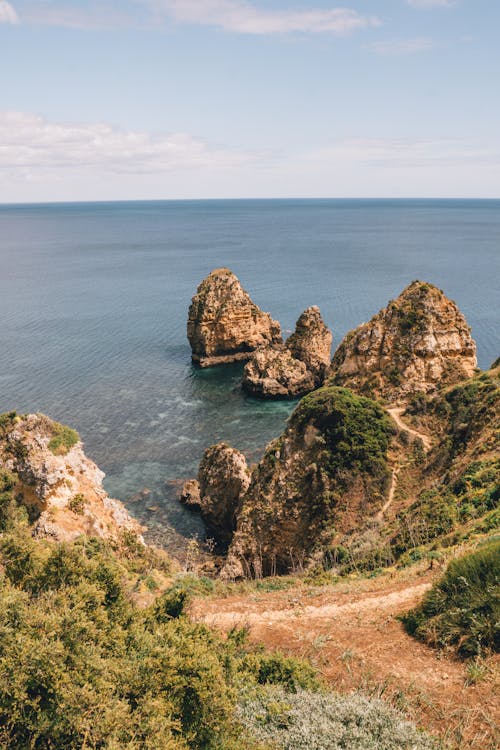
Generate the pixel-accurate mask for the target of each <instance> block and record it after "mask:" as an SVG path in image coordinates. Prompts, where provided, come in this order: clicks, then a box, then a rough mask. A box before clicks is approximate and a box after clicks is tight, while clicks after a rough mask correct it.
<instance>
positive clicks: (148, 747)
mask: <svg viewBox="0 0 500 750" xmlns="http://www.w3.org/2000/svg"><path fill="white" fill-rule="evenodd" d="M15 479H16V478H15V477H13V476H12V475H9V474H8V473H6V472H2V474H1V476H0V522H1V529H2V534H1V536H0V747H1V748H5V749H6V750H7V748H14V747H15V748H18V749H19V750H28V749H30V750H31V749H32V748H40V749H41V748H53V750H63V748H64V750H81V749H82V748H103V749H104V748H107V749H109V750H115V749H116V750H118V749H119V750H123V749H126V750H153V749H154V750H253V749H255V750H268V749H269V750H271V748H274V749H275V748H283V749H284V750H285V749H287V748H291V747H297V748H298V747H303V748H311V749H312V748H317V747H320V746H321V747H328V748H330V747H331V748H332V750H334V749H335V750H336V748H341V747H345V746H346V745H345V744H344V743H345V741H349V742H351V739H352V742H351V744H349V745H348V746H349V747H352V748H357V747H360V748H361V747H362V746H363V747H372V746H373V747H377V748H379V749H380V750H384V749H385V750H392V749H393V748H396V747H398V748H407V749H408V750H410V748H413V749H414V748H418V750H420V748H422V750H423V749H424V748H430V747H431V746H432V745H431V743H430V740H429V739H428V738H426V737H425V736H424V735H421V733H419V732H417V730H416V729H415V727H413V726H412V725H410V724H408V723H407V722H405V721H404V720H403V718H402V716H401V715H400V714H398V713H396V712H395V711H393V710H392V709H390V708H388V707H386V706H384V705H383V704H382V703H380V702H375V703H372V702H371V701H369V700H368V699H362V698H360V697H358V696H353V697H352V698H341V697H339V696H334V695H333V694H329V693H327V692H325V686H324V683H323V680H322V679H320V678H319V676H318V674H317V673H316V671H315V670H314V669H313V668H312V667H311V665H310V664H309V663H308V662H305V661H303V660H301V659H297V658H294V657H292V656H285V655H283V654H280V653H279V652H276V651H275V652H272V653H271V652H267V651H265V650H264V649H263V648H262V647H259V646H256V645H252V644H250V643H249V641H248V639H247V632H246V631H245V630H244V629H243V630H241V629H239V630H238V629H233V630H232V631H231V632H230V633H229V634H228V636H227V638H223V637H222V636H220V635H217V634H216V633H215V631H212V630H211V629H210V628H208V627H207V626H206V625H204V624H200V623H196V622H194V621H192V620H191V619H190V617H189V616H188V614H187V613H186V606H187V603H188V601H189V597H190V592H189V585H188V586H187V587H186V586H184V585H183V580H182V577H181V578H177V580H176V581H174V578H175V576H176V573H175V570H174V569H173V566H172V563H171V562H170V561H169V560H168V558H167V557H166V556H165V555H164V554H163V553H159V552H155V551H154V549H152V548H150V547H145V546H144V545H140V544H137V543H136V542H135V541H134V538H132V537H131V535H130V534H127V533H124V535H123V537H122V539H121V540H120V543H119V544H111V543H109V542H106V541H104V540H102V539H96V538H88V537H85V536H82V537H80V538H79V539H77V540H76V541H75V542H72V543H54V542H47V541H43V540H35V539H33V538H32V536H31V534H30V528H29V519H28V515H27V513H26V512H25V508H24V507H23V506H21V505H19V504H18V503H16V501H15V497H14V492H15ZM151 575H157V578H158V580H159V581H161V582H162V587H161V588H162V589H163V590H161V589H160V590H159V591H158V592H157V595H156V596H153V595H151V596H150V599H149V600H148V602H146V603H144V601H142V600H141V599H140V597H139V598H137V592H138V586H139V584H140V581H141V580H142V581H143V582H145V581H146V578H149V577H151ZM169 581H170V582H169ZM325 706H326V707H327V708H328V712H327V713H326V714H324V715H322V714H323V713H324V708H325ZM300 712H302V715H303V716H304V717H305V716H306V715H308V717H309V718H308V722H309V726H308V728H307V734H305V735H304V740H303V744H300V745H299V744H296V743H297V737H298V732H299V725H298V718H299V714H300ZM320 716H322V718H321V722H320V723H318V726H317V727H315V726H314V725H315V724H316V723H317V722H318V721H319V719H320ZM327 735H330V737H331V743H330V744H329V745H323V744H321V745H319V744H318V743H320V742H323V739H324V738H325V737H326V736H327ZM361 741H363V742H366V743H367V744H365V745H362V744H360V742H361ZM304 743H305V744H304ZM353 743H354V744H353ZM356 743H357V744H356Z"/></svg>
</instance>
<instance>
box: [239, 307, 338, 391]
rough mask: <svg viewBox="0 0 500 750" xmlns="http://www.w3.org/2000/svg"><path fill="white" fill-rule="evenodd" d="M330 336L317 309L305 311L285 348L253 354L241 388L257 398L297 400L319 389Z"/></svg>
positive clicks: (328, 353)
mask: <svg viewBox="0 0 500 750" xmlns="http://www.w3.org/2000/svg"><path fill="white" fill-rule="evenodd" d="M331 346H332V334H331V332H330V331H329V329H328V328H327V327H326V325H325V324H324V322H323V319H322V318H321V314H320V311H319V307H316V306H314V307H308V308H307V310H305V311H304V312H303V313H302V315H301V316H300V318H299V319H298V321H297V324H296V327H295V332H294V333H292V335H291V336H290V337H289V338H288V339H287V341H286V343H285V344H281V345H276V346H273V347H267V348H262V349H259V350H258V351H256V352H255V353H254V354H253V355H252V357H251V358H250V360H249V362H248V363H247V364H246V366H245V370H244V373H243V388H244V390H245V391H246V392H247V393H249V394H250V395H252V396H257V397H259V398H269V399H276V398H299V397H300V396H304V395H305V394H306V393H309V392H310V391H312V390H314V388H318V387H319V386H320V385H322V383H323V381H324V378H325V374H326V372H327V371H328V367H329V365H330V349H331Z"/></svg>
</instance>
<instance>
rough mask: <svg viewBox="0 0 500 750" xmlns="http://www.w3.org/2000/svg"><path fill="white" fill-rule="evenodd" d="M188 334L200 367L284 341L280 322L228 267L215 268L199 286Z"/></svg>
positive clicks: (221, 362) (240, 356) (246, 356)
mask: <svg viewBox="0 0 500 750" xmlns="http://www.w3.org/2000/svg"><path fill="white" fill-rule="evenodd" d="M187 335H188V339H189V343H190V344H191V350H192V359H193V362H194V363H195V364H197V365H199V366H200V367H210V366H212V365H218V364H224V363H229V362H235V361H238V360H246V359H248V358H249V357H250V356H251V354H252V352H253V351H255V350H256V349H258V348H259V347H262V346H267V345H270V344H276V343H280V342H281V330H280V325H279V323H278V322H276V321H275V320H273V319H272V318H271V316H270V315H269V313H265V312H262V310H261V309H260V308H259V307H258V306H257V305H256V304H255V303H254V302H252V300H251V299H250V296H249V295H248V293H247V292H246V291H245V290H244V289H243V288H242V286H241V284H240V282H239V280H238V278H237V277H236V276H235V275H234V273H232V271H230V270H229V269H227V268H218V269H216V270H214V271H212V272H211V273H210V274H209V275H208V276H207V277H206V279H204V280H203V281H202V282H201V284H200V286H199V287H198V290H197V293H196V294H195V296H194V297H193V300H192V302H191V306H190V308H189V317H188V325H187Z"/></svg>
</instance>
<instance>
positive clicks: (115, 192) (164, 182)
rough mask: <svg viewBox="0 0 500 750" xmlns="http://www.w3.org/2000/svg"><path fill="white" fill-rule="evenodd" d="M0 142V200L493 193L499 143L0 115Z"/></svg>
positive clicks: (497, 190) (499, 182) (499, 171)
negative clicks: (268, 135) (214, 137)
mask: <svg viewBox="0 0 500 750" xmlns="http://www.w3.org/2000/svg"><path fill="white" fill-rule="evenodd" d="M0 144H1V146H0V202H14V201H32V200H34V201H47V200H114V199H116V200H119V199H140V198H202V197H207V196H210V197H212V198H218V197H219V198H221V197H226V198H230V197H255V196H261V197H301V196H302V197H321V196H323V197H349V196H354V197H356V196H358V197H363V196H374V197H383V196H391V195H392V196H408V197H411V196H422V195H427V196H440V195H441V196H447V197H453V196H463V197H466V196H474V195H476V196H482V197H485V196H491V197H494V196H498V195H500V178H499V175H500V146H499V144H498V143H490V144H486V143H481V144H478V143H474V142H470V143H469V142H464V141H462V140H452V139H448V140H445V139H439V140H423V139H421V140H410V139H403V138H402V139H384V138H354V139H347V140H346V139H337V140H332V141H331V142H330V143H326V144H323V145H322V146H320V147H318V149H316V150H309V151H289V152H284V151H282V150H279V149H273V148H269V149H266V150H261V151H255V150H250V149H245V148H240V149H235V148H229V147H226V146H220V145H217V144H215V145H214V144H210V143H208V142H206V141H205V140H203V139H202V138H198V137H195V136H193V135H191V134H188V133H171V134H168V133H167V134H166V133H160V134H156V133H150V132H147V131H136V130H125V129H119V128H116V127H113V126H111V125H109V124H106V123H64V122H51V121H49V120H46V119H44V118H42V117H39V116H37V115H35V114H30V113H23V112H3V113H2V112H0Z"/></svg>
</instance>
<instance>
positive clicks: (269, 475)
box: [221, 386, 393, 579]
mask: <svg viewBox="0 0 500 750" xmlns="http://www.w3.org/2000/svg"><path fill="white" fill-rule="evenodd" d="M392 439H393V427H392V424H391V422H390V419H389V417H388V416H387V414H386V413H385V411H384V409H383V408H382V407H381V406H380V405H378V404H376V403H375V402H373V401H371V400H370V399H367V398H363V397H361V396H358V395H356V394H354V393H352V392H351V391H349V390H347V389H345V388H337V387H333V386H330V387H323V388H319V389H317V390H315V391H313V393H310V394H309V395H308V396H306V397H305V398H304V399H302V401H301V402H300V404H299V405H298V407H297V409H296V410H295V411H294V413H293V415H292V417H291V418H290V421H289V424H288V427H287V428H286V430H285V432H284V433H283V435H282V436H281V437H280V438H278V439H277V440H275V441H273V442H272V443H271V444H270V445H269V446H268V448H267V450H266V453H265V455H264V457H263V458H262V460H261V461H260V462H259V464H258V466H257V467H256V468H255V470H254V471H253V473H252V479H251V483H250V485H249V487H248V489H247V491H246V493H245V495H244V497H243V498H242V501H241V506H240V508H239V510H238V514H237V525H236V531H235V533H234V536H233V540H232V542H231V545H230V547H229V550H228V555H227V560H226V564H225V566H224V568H223V570H222V572H221V575H222V577H223V578H228V579H231V578H238V577H241V576H244V577H248V578H253V577H260V576H262V575H265V576H266V575H276V574H283V573H288V572H297V571H300V570H303V569H304V568H305V567H306V566H307V564H308V562H309V561H310V560H311V557H312V556H313V555H314V554H315V553H316V552H318V551H321V550H323V549H325V548H328V547H329V546H331V545H332V544H334V541H335V538H336V536H337V535H339V534H345V533H349V532H350V531H353V530H354V529H357V528H358V527H359V526H360V525H361V524H362V523H363V522H366V519H367V518H369V517H375V515H376V513H377V512H379V511H380V508H381V507H382V505H383V503H384V500H385V499H386V497H387V495H388V492H389V489H390V469H389V458H388V451H389V447H390V444H391V441H392Z"/></svg>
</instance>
